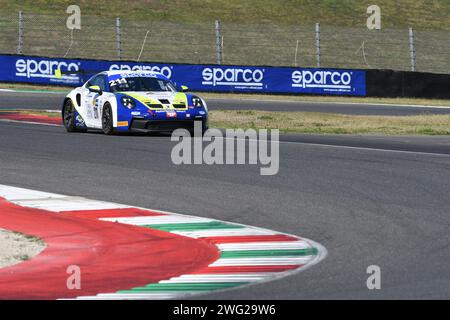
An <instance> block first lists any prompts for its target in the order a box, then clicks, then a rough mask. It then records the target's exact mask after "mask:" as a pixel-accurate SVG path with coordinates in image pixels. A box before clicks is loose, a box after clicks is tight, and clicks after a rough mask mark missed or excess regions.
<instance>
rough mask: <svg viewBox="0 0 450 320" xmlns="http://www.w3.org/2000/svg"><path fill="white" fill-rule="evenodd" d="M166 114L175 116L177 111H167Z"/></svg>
mask: <svg viewBox="0 0 450 320" xmlns="http://www.w3.org/2000/svg"><path fill="white" fill-rule="evenodd" d="M166 116H167V118H176V117H177V112H176V111H167V112H166Z"/></svg>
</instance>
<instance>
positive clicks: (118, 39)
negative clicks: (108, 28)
mask: <svg viewBox="0 0 450 320" xmlns="http://www.w3.org/2000/svg"><path fill="white" fill-rule="evenodd" d="M120 26H121V24H120V18H119V17H117V18H116V48H117V58H119V60H122V31H121V28H120Z"/></svg>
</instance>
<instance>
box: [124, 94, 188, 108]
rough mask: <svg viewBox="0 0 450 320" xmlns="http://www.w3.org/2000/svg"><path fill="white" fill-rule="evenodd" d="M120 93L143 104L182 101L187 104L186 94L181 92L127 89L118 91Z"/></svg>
mask: <svg viewBox="0 0 450 320" xmlns="http://www.w3.org/2000/svg"><path fill="white" fill-rule="evenodd" d="M120 93H121V94H124V95H128V96H130V97H132V98H134V99H136V100H138V101H139V102H142V103H143V104H145V105H146V104H148V103H151V104H163V105H173V104H180V103H183V104H185V105H186V106H187V105H188V100H187V96H186V94H185V93H183V92H155V91H149V92H144V91H127V92H120Z"/></svg>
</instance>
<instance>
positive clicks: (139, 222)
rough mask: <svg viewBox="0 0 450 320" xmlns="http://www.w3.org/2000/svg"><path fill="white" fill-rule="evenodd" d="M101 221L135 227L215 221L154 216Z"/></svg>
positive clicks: (104, 219)
mask: <svg viewBox="0 0 450 320" xmlns="http://www.w3.org/2000/svg"><path fill="white" fill-rule="evenodd" d="M100 220H103V221H111V222H119V223H125V224H132V225H136V226H143V225H157V224H178V223H202V222H211V221H215V220H213V219H208V218H198V217H183V216H182V217H179V216H154V217H129V218H101V219H100Z"/></svg>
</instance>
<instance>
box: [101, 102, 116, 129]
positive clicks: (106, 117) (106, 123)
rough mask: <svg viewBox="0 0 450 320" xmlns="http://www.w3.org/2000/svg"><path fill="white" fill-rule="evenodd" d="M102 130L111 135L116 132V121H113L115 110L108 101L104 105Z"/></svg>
mask: <svg viewBox="0 0 450 320" xmlns="http://www.w3.org/2000/svg"><path fill="white" fill-rule="evenodd" d="M102 130H103V133H104V134H106V135H111V134H113V133H114V122H113V112H112V108H111V105H110V104H109V103H106V104H105V105H104V106H103V112H102Z"/></svg>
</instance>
